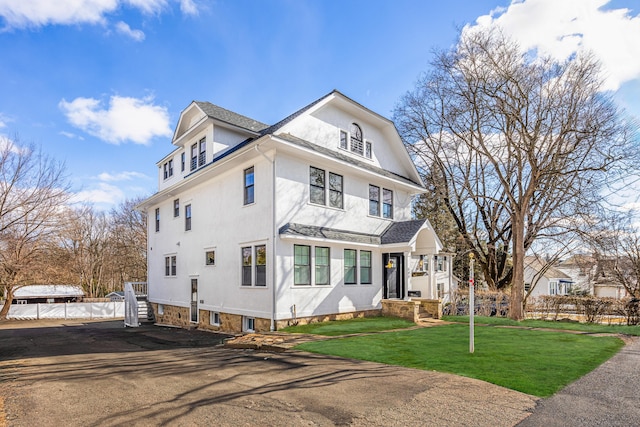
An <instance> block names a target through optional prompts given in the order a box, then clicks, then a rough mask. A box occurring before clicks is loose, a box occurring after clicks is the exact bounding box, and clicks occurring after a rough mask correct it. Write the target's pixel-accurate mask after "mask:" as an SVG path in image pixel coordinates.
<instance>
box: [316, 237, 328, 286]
mask: <svg viewBox="0 0 640 427" xmlns="http://www.w3.org/2000/svg"><path fill="white" fill-rule="evenodd" d="M330 253H331V252H330V250H329V248H327V247H323V246H316V254H315V262H316V272H315V273H316V280H315V283H316V285H329V284H330V283H331V264H330V259H331V257H330Z"/></svg>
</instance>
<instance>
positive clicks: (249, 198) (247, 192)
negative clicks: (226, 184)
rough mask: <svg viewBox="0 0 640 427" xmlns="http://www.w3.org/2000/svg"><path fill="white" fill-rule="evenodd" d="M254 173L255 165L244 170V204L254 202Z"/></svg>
mask: <svg viewBox="0 0 640 427" xmlns="http://www.w3.org/2000/svg"><path fill="white" fill-rule="evenodd" d="M254 185H255V184H254V174H253V166H251V167H250V168H247V169H245V170H244V204H245V205H250V204H251V203H253V202H254Z"/></svg>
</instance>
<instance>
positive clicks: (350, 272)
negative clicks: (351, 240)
mask: <svg viewBox="0 0 640 427" xmlns="http://www.w3.org/2000/svg"><path fill="white" fill-rule="evenodd" d="M357 267H358V251H356V250H355V249H345V250H344V284H345V285H355V284H356V283H358V271H357Z"/></svg>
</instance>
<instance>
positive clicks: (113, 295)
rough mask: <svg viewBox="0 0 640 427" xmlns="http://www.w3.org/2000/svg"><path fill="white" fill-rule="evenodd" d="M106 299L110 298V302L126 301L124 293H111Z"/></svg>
mask: <svg viewBox="0 0 640 427" xmlns="http://www.w3.org/2000/svg"><path fill="white" fill-rule="evenodd" d="M104 297H105V298H109V300H110V301H116V302H118V301H124V291H115V292H109V293H108V294H107V295H105V296H104Z"/></svg>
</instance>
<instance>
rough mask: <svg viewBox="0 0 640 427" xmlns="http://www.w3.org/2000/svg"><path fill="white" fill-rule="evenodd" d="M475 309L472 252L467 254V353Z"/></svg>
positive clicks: (472, 344)
mask: <svg viewBox="0 0 640 427" xmlns="http://www.w3.org/2000/svg"><path fill="white" fill-rule="evenodd" d="M474 311H475V301H474V280H473V253H470V254H469V353H473V352H474V350H475V348H474V336H473V335H474V333H473V327H474V325H473V315H474Z"/></svg>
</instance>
